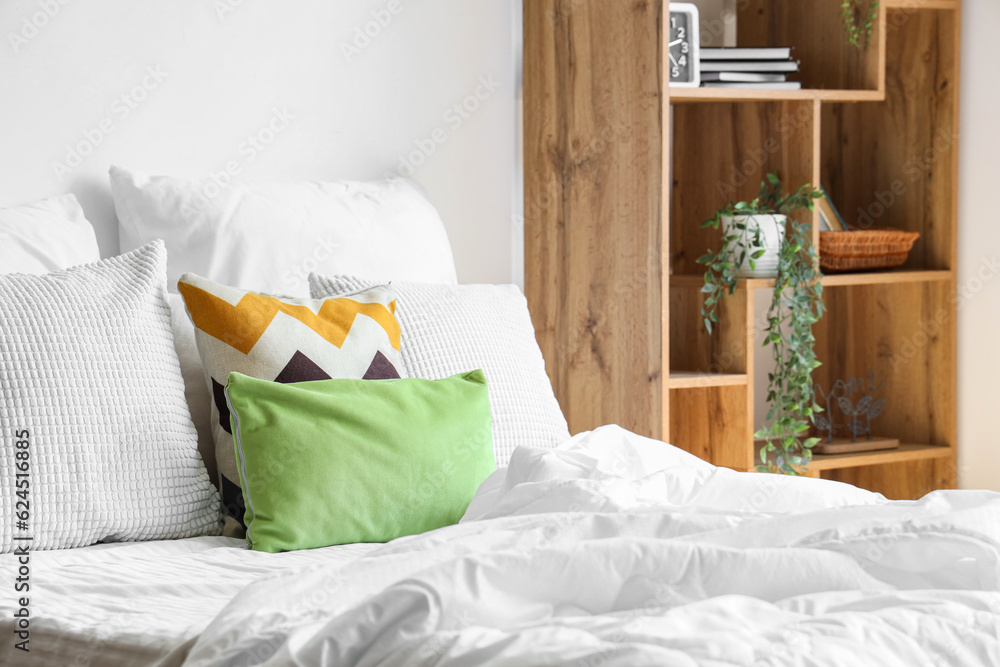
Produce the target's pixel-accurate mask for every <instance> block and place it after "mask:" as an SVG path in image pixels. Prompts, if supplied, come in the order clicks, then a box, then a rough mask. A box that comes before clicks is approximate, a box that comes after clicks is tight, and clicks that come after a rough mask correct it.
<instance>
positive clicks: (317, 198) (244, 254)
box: [111, 167, 457, 296]
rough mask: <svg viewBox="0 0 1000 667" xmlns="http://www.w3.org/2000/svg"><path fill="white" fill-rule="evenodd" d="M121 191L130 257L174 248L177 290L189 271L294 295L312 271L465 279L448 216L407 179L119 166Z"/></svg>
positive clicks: (115, 187) (117, 188)
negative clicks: (311, 179)
mask: <svg viewBox="0 0 1000 667" xmlns="http://www.w3.org/2000/svg"><path fill="white" fill-rule="evenodd" d="M111 194H112V196H113V197H114V201H115V210H116V211H117V213H118V235H119V240H120V243H121V248H122V251H123V252H124V251H126V250H131V249H133V248H137V247H139V246H141V245H142V244H144V243H148V242H149V241H151V240H153V239H157V238H162V239H164V240H165V241H166V244H167V250H168V251H169V252H170V259H169V262H168V264H167V280H168V287H169V289H170V291H171V292H175V291H177V281H178V280H179V279H180V277H181V275H182V274H184V273H186V272H192V273H197V274H198V275H201V276H204V277H206V278H209V279H210V280H214V281H216V282H219V283H222V284H225V285H234V286H238V287H241V288H243V289H247V290H253V291H257V292H266V293H269V294H287V295H292V296H304V295H305V294H306V293H307V290H308V289H309V282H308V276H309V273H310V272H312V271H317V272H321V273H322V272H327V273H334V272H335V273H338V274H341V273H350V274H352V275H359V276H362V277H364V278H369V279H372V280H375V281H377V282H382V283H385V282H388V281H390V280H412V281H417V282H434V283H438V282H440V283H452V284H454V283H456V282H457V278H456V274H455V263H454V259H453V258H452V254H451V245H450V244H449V243H448V236H447V234H446V232H445V229H444V225H443V224H442V222H441V218H440V216H439V215H438V213H437V211H436V210H435V209H434V207H433V206H432V205H431V204H430V202H428V201H427V199H426V198H425V197H424V196H423V195H422V194H421V193H420V191H419V190H418V189H417V187H416V186H415V185H414V184H413V183H411V182H410V181H407V180H405V179H394V180H389V181H382V182H376V183H356V182H339V183H252V182H232V183H230V184H229V185H226V186H222V187H220V186H219V185H218V184H217V183H216V181H214V180H212V179H206V180H201V181H187V180H181V179H177V178H169V177H166V176H147V175H146V174H142V173H139V172H130V171H126V170H125V169H122V168H120V167H111Z"/></svg>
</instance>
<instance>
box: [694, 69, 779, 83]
mask: <svg viewBox="0 0 1000 667" xmlns="http://www.w3.org/2000/svg"><path fill="white" fill-rule="evenodd" d="M785 79H786V76H785V75H784V74H758V73H757V72H703V73H702V75H701V80H702V81H729V82H733V83H735V82H738V81H743V82H749V83H779V82H781V81H785Z"/></svg>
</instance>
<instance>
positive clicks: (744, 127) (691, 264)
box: [670, 100, 819, 274]
mask: <svg viewBox="0 0 1000 667" xmlns="http://www.w3.org/2000/svg"><path fill="white" fill-rule="evenodd" d="M818 107H819V105H818V103H816V102H815V101H814V100H797V101H795V100H793V101H787V100H786V101H771V102H745V103H744V102H739V103H735V102H733V103H731V102H705V103H700V104H680V105H675V106H673V107H671V108H672V110H673V119H674V122H673V143H672V146H673V150H672V156H671V157H672V160H673V168H672V175H671V179H672V180H671V194H670V250H671V255H670V258H671V270H672V272H673V273H675V274H699V273H702V272H703V270H704V269H703V268H702V267H701V266H699V265H698V263H697V261H696V260H697V258H698V257H700V256H701V255H703V254H705V251H706V249H708V248H717V247H718V246H719V244H720V243H721V239H722V233H721V231H719V230H714V229H702V228H701V223H702V222H703V221H705V220H707V219H709V218H710V217H712V216H713V215H714V214H715V212H716V211H718V210H719V209H721V208H722V207H723V206H724V205H726V204H727V203H729V202H732V201H740V200H747V201H749V200H751V199H753V198H754V197H756V196H757V194H758V193H759V192H760V184H761V181H763V180H764V179H765V178H766V175H767V174H768V173H770V172H776V173H778V174H779V175H780V176H781V178H782V180H783V182H784V183H785V184H786V186H787V187H789V188H790V187H792V186H793V185H794V186H795V187H798V186H799V185H801V184H803V183H815V182H816V179H817V177H818V175H819V163H818V161H817V160H815V159H814V157H815V153H816V149H817V148H818V146H819V110H818ZM706 155H710V156H712V159H710V160H709V159H705V156H706ZM794 217H795V219H797V220H799V221H802V222H808V223H810V224H813V223H814V222H815V219H816V218H817V217H818V213H810V212H809V211H801V212H798V213H796V214H795V216H794Z"/></svg>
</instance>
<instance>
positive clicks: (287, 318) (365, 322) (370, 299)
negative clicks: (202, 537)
mask: <svg viewBox="0 0 1000 667" xmlns="http://www.w3.org/2000/svg"><path fill="white" fill-rule="evenodd" d="M177 287H178V289H179V290H180V293H181V295H182V296H183V297H184V302H185V305H186V306H187V310H188V313H189V314H190V316H191V320H192V321H193V322H194V326H195V339H196V341H197V343H198V353H199V354H200V355H201V361H202V365H203V366H204V368H205V378H206V380H207V382H208V384H209V388H210V389H211V392H212V396H213V398H214V400H213V405H212V435H213V436H214V438H215V451H216V457H217V459H218V466H219V486H220V489H221V490H222V505H223V515H224V519H225V525H224V526H223V532H224V534H225V535H229V536H234V537H242V536H243V534H244V533H245V526H244V523H243V517H244V513H245V507H244V502H243V490H242V489H241V487H240V475H239V472H238V470H237V467H236V455H235V451H234V443H233V436H232V429H231V426H230V424H229V407H228V406H227V404H226V397H225V387H226V381H227V379H228V378H229V374H230V373H232V372H234V371H238V372H240V373H243V374H244V375H249V376H251V377H255V378H258V379H261V380H270V381H275V382H306V381H310V380H327V379H331V378H353V379H364V380H383V379H389V378H398V377H401V374H400V371H401V369H402V367H403V366H402V364H401V363H400V357H399V342H400V330H399V323H398V322H397V321H396V317H395V311H396V295H395V292H394V291H393V289H392V288H391V287H389V286H387V285H380V286H377V287H372V288H369V289H365V290H361V291H358V292H355V293H352V294H347V295H341V296H339V297H338V298H336V299H325V300H311V299H289V298H284V297H282V298H278V297H274V296H267V295H263V294H257V293H256V292H248V291H246V290H242V289H238V288H234V287H226V286H225V285H220V284H218V283H215V282H212V281H211V280H206V279H205V278H202V277H200V276H196V275H194V274H191V273H186V274H184V275H183V276H181V279H180V282H179V283H178V285H177ZM261 474H266V472H264V471H262V472H261Z"/></svg>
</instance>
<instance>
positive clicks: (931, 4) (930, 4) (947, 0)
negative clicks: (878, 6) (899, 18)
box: [882, 0, 962, 11]
mask: <svg viewBox="0 0 1000 667" xmlns="http://www.w3.org/2000/svg"><path fill="white" fill-rule="evenodd" d="M882 6H883V7H885V8H886V9H906V10H911V11H915V10H918V9H958V8H960V7H961V6H962V3H961V0H884V2H883V3H882Z"/></svg>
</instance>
